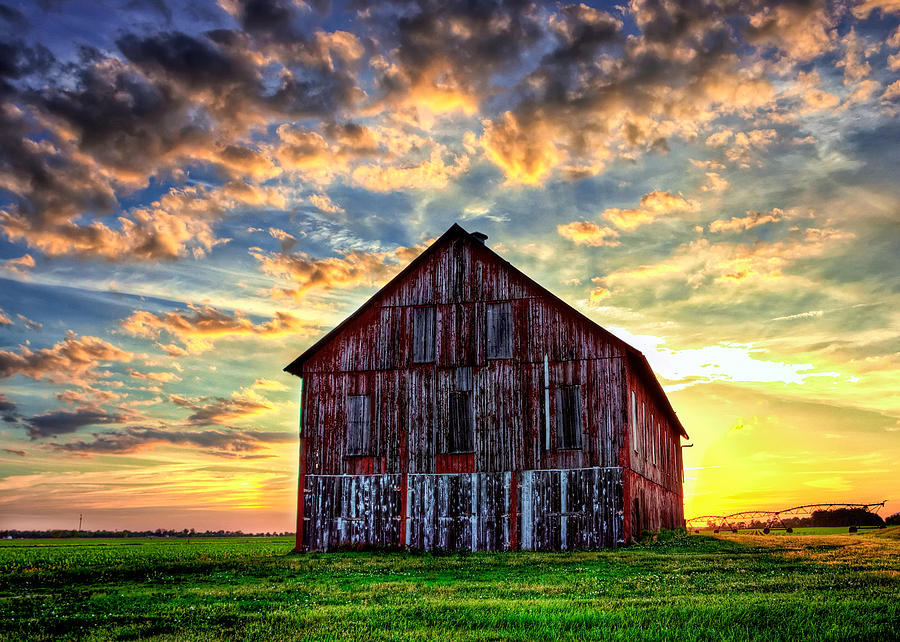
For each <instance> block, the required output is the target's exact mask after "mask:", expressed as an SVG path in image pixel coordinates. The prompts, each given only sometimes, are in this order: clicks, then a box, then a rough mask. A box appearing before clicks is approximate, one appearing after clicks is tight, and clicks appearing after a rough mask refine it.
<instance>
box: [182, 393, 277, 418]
mask: <svg viewBox="0 0 900 642" xmlns="http://www.w3.org/2000/svg"><path fill="white" fill-rule="evenodd" d="M169 401H171V402H172V403H174V404H175V405H177V406H182V407H185V408H189V409H191V410H193V411H194V412H193V413H192V414H191V415H190V416H189V417H188V418H187V423H188V424H190V425H193V426H209V425H212V424H228V423H230V422H232V421H237V420H242V419H248V418H250V417H255V416H257V415H260V414H263V413H265V412H268V411H270V410H272V409H273V406H272V405H271V403H269V401H268V400H267V399H266V398H265V397H263V396H261V395H259V394H257V393H255V392H253V391H252V390H248V391H240V392H236V393H234V394H232V395H231V397H230V398H227V397H199V398H190V397H183V396H180V395H170V396H169Z"/></svg>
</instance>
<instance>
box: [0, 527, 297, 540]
mask: <svg viewBox="0 0 900 642" xmlns="http://www.w3.org/2000/svg"><path fill="white" fill-rule="evenodd" d="M293 536H294V533H291V532H287V531H285V532H283V533H276V532H272V533H270V532H265V533H245V532H244V531H196V530H194V529H193V528H191V529H187V528H185V529H183V530H180V531H176V530H172V529H164V528H157V529H156V530H152V531H150V530H147V531H129V530H124V531H77V530H44V531H20V530H0V539H65V538H72V537H81V538H95V539H114V538H119V537H198V538H199V537H293Z"/></svg>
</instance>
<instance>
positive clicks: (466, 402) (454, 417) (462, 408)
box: [447, 390, 475, 453]
mask: <svg viewBox="0 0 900 642" xmlns="http://www.w3.org/2000/svg"><path fill="white" fill-rule="evenodd" d="M472 414H473V408H472V391H471V390H455V391H453V392H451V393H450V435H449V439H448V440H447V450H448V452H451V453H470V452H472V451H474V450H475V430H474V428H475V426H474V422H473V421H472Z"/></svg>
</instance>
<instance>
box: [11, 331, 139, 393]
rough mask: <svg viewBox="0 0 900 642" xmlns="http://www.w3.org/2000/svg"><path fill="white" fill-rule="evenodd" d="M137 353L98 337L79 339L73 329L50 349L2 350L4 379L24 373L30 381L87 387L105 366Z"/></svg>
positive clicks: (20, 348) (21, 347) (122, 360)
mask: <svg viewBox="0 0 900 642" xmlns="http://www.w3.org/2000/svg"><path fill="white" fill-rule="evenodd" d="M133 357H134V354H133V353H131V352H127V351H125V350H122V349H121V348H118V347H117V346H114V345H113V344H111V343H109V342H107V341H104V340H103V339H100V338H98V337H90V336H82V337H79V336H77V335H76V334H75V333H74V332H72V331H71V330H70V331H68V332H67V333H66V338H65V339H63V340H62V341H60V342H58V343H56V344H55V345H54V346H52V347H50V348H42V349H40V350H32V349H31V348H29V347H27V346H19V352H12V351H9V350H0V379H5V378H7V377H11V376H13V375H15V374H21V375H23V376H25V377H28V378H30V379H34V380H39V379H43V380H45V381H50V382H52V383H75V384H79V385H82V386H86V385H87V384H88V383H89V382H91V381H94V380H96V379H97V377H98V374H97V372H96V371H95V368H97V367H98V366H99V365H100V364H102V363H108V362H124V363H127V362H129V361H131V359H132V358H133Z"/></svg>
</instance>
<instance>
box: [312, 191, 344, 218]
mask: <svg viewBox="0 0 900 642" xmlns="http://www.w3.org/2000/svg"><path fill="white" fill-rule="evenodd" d="M309 202H310V203H312V204H313V206H315V207H316V208H317V209H320V210H322V211H323V212H328V213H329V214H343V213H344V208H343V207H341V206H340V205H338V204H336V203H335V202H334V201H332V200H331V199H330V198H329V197H328V194H311V195H310V197H309Z"/></svg>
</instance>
